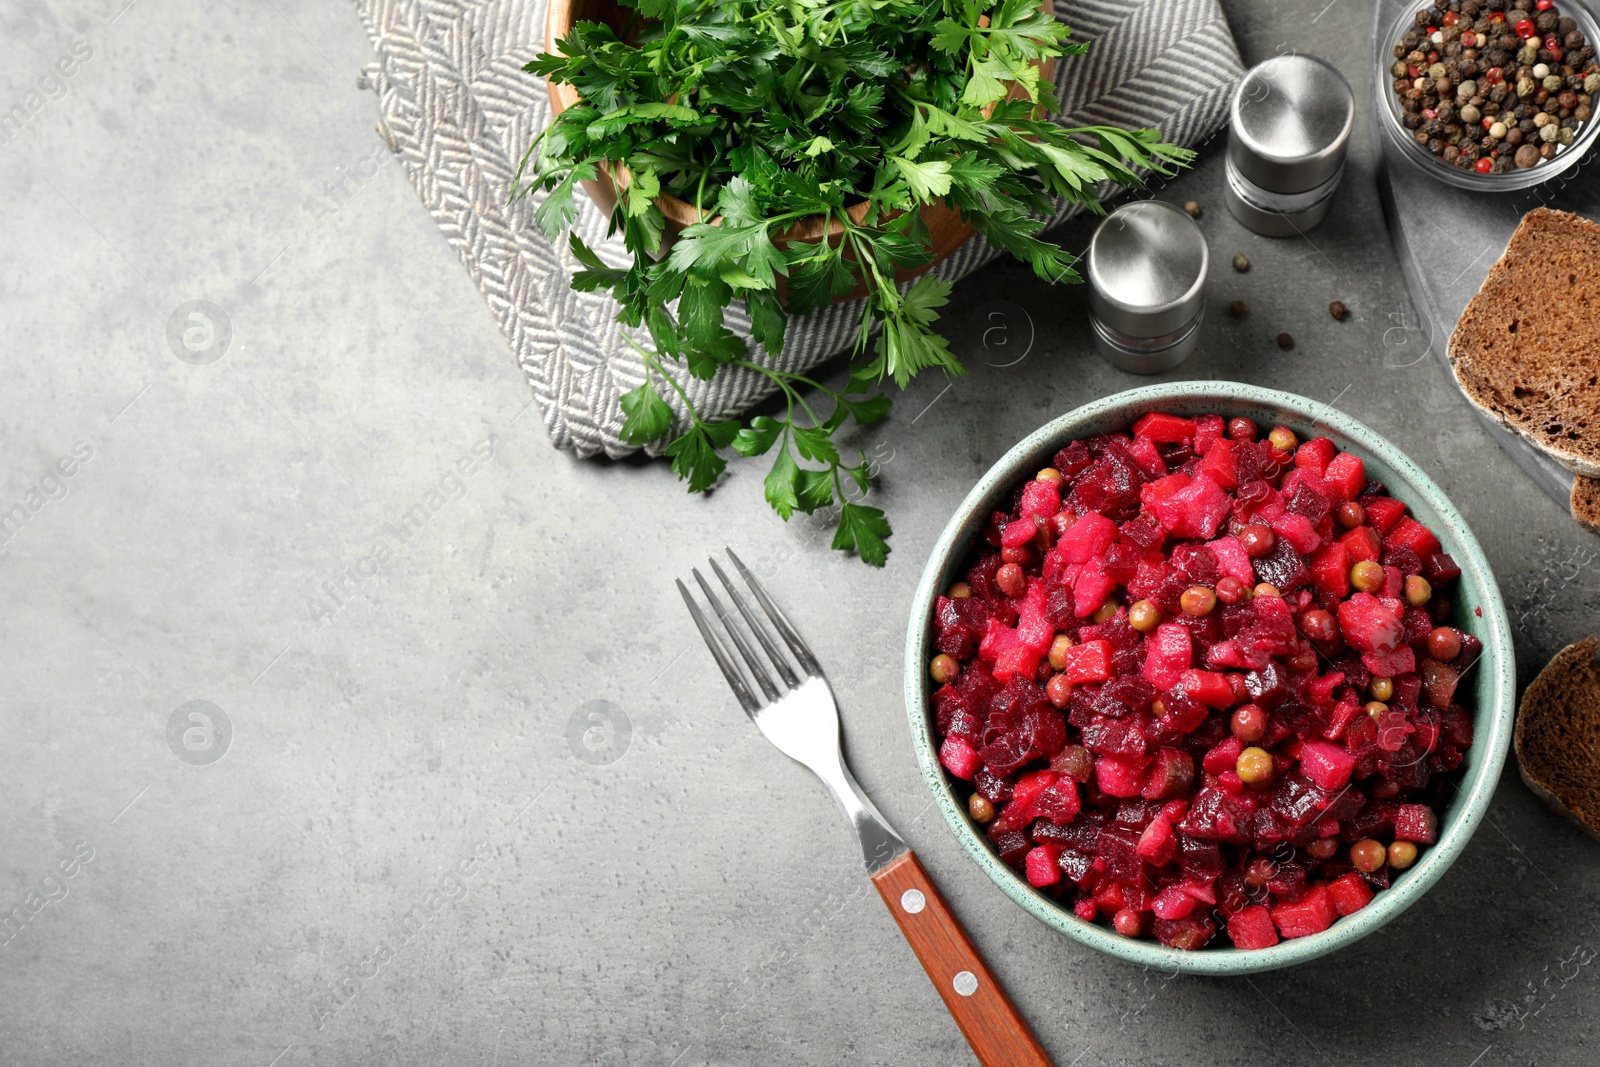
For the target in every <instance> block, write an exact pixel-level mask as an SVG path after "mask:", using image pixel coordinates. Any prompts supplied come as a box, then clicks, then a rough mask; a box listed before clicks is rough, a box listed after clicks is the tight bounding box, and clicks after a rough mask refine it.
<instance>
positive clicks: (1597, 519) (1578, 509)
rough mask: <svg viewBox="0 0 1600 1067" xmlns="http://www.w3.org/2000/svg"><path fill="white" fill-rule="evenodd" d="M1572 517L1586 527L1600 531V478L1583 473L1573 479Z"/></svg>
mask: <svg viewBox="0 0 1600 1067" xmlns="http://www.w3.org/2000/svg"><path fill="white" fill-rule="evenodd" d="M1572 517H1573V518H1575V519H1577V520H1578V522H1579V524H1580V525H1582V526H1583V527H1585V528H1586V529H1588V530H1590V531H1592V532H1594V533H1600V479H1597V478H1585V477H1584V476H1583V475H1581V474H1580V475H1578V476H1577V477H1576V478H1574V479H1572Z"/></svg>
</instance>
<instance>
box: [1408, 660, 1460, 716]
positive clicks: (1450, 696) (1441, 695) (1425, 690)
mask: <svg viewBox="0 0 1600 1067" xmlns="http://www.w3.org/2000/svg"><path fill="white" fill-rule="evenodd" d="M1417 673H1418V675H1420V677H1421V680H1422V698H1423V700H1424V701H1426V702H1427V704H1428V706H1429V707H1430V708H1439V709H1441V710H1442V709H1444V708H1448V707H1449V706H1450V703H1451V701H1453V700H1455V697H1456V685H1457V683H1459V682H1460V680H1461V676H1460V675H1459V674H1457V673H1456V672H1455V671H1454V670H1452V669H1451V668H1449V667H1447V666H1445V665H1444V664H1443V663H1440V662H1439V661H1437V660H1432V659H1425V660H1423V661H1422V666H1421V667H1419V668H1418V669H1417Z"/></svg>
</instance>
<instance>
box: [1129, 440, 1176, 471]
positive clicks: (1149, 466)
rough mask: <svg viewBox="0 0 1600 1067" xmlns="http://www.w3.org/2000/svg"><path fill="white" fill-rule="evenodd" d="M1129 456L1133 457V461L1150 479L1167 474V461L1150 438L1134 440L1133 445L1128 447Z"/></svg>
mask: <svg viewBox="0 0 1600 1067" xmlns="http://www.w3.org/2000/svg"><path fill="white" fill-rule="evenodd" d="M1128 455H1130V456H1132V457H1133V461H1134V462H1135V463H1137V464H1138V465H1139V469H1140V470H1142V471H1144V473H1145V474H1146V475H1147V476H1148V477H1151V478H1160V477H1163V476H1164V475H1165V474H1166V473H1167V463H1166V461H1165V460H1164V459H1162V458H1161V452H1160V450H1159V449H1157V448H1156V446H1155V442H1154V441H1152V440H1150V439H1149V438H1148V437H1136V438H1134V440H1133V444H1131V445H1129V446H1128Z"/></svg>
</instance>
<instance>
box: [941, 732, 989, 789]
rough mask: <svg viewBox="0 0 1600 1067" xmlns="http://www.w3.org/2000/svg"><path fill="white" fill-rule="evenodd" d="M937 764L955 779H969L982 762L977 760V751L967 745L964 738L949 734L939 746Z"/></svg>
mask: <svg viewBox="0 0 1600 1067" xmlns="http://www.w3.org/2000/svg"><path fill="white" fill-rule="evenodd" d="M939 762H940V763H942V764H944V769H945V770H947V771H949V772H950V773H951V774H953V775H955V776H956V777H957V778H961V779H970V778H971V777H972V774H973V772H974V771H976V770H977V769H978V765H979V764H980V763H981V762H982V761H981V760H979V759H978V750H977V749H975V748H973V747H972V746H971V745H970V744H968V743H967V739H966V738H964V737H957V736H956V735H954V734H951V735H950V736H949V737H946V738H945V739H944V743H943V744H942V745H940V746H939Z"/></svg>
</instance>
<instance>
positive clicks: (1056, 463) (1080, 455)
mask: <svg viewBox="0 0 1600 1067" xmlns="http://www.w3.org/2000/svg"><path fill="white" fill-rule="evenodd" d="M1092 462H1094V457H1093V455H1092V453H1090V451H1089V446H1088V445H1087V444H1085V443H1084V442H1083V441H1074V442H1072V443H1071V444H1070V445H1068V446H1067V447H1066V448H1063V449H1062V450H1061V451H1059V452H1057V453H1056V455H1055V458H1054V459H1052V460H1051V461H1050V466H1052V467H1054V468H1055V469H1056V470H1058V471H1060V472H1061V474H1062V476H1063V477H1065V478H1067V479H1068V480H1069V481H1070V480H1071V479H1073V478H1076V477H1077V476H1078V473H1079V472H1080V471H1082V470H1083V469H1084V468H1085V467H1087V466H1088V465H1089V464H1090V463H1092Z"/></svg>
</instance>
